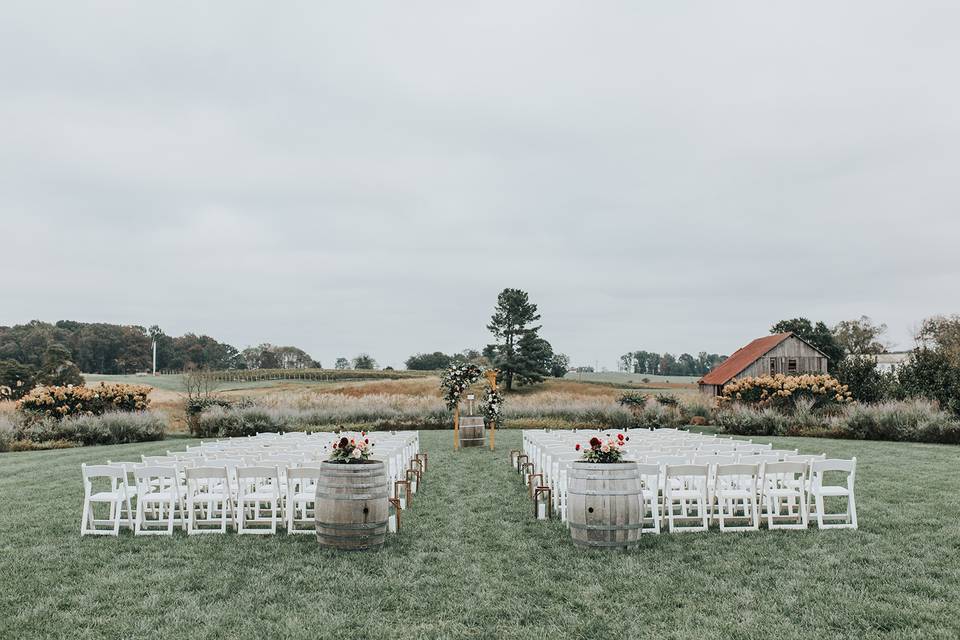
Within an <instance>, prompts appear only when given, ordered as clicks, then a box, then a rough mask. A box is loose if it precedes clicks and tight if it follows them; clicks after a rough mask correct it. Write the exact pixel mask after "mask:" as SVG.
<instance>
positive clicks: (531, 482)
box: [527, 473, 543, 500]
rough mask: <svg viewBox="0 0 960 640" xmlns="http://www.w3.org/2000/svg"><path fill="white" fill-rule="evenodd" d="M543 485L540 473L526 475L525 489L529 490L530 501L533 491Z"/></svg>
mask: <svg viewBox="0 0 960 640" xmlns="http://www.w3.org/2000/svg"><path fill="white" fill-rule="evenodd" d="M542 484H543V474H542V473H528V474H527V487H528V488H529V490H530V499H531V500H533V492H534V490H535V489H536V488H537V487H539V486H540V485H542Z"/></svg>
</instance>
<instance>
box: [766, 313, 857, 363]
mask: <svg viewBox="0 0 960 640" xmlns="http://www.w3.org/2000/svg"><path fill="white" fill-rule="evenodd" d="M788 331H789V332H792V333H793V334H794V335H796V336H798V337H800V338H803V339H804V340H806V341H807V342H809V343H810V344H811V345H813V346H814V347H816V348H817V349H820V351H822V352H823V353H824V355H826V356H827V357H828V358H830V362H831V363H837V362H840V361H841V360H843V357H844V356H845V355H846V354H845V353H844V351H843V347H841V346H840V344H839V343H838V342H837V339H836V337H835V336H834V335H833V332H832V331H830V328H829V327H828V326H827V325H826V324H824V323H823V322H817V323H816V324H813V323H811V322H810V321H809V320H807V319H806V318H792V319H790V320H781V321H780V322H778V323H777V324H775V325H773V326H772V327H770V333H786V332H788Z"/></svg>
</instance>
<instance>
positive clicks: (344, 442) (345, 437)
mask: <svg viewBox="0 0 960 640" xmlns="http://www.w3.org/2000/svg"><path fill="white" fill-rule="evenodd" d="M348 444H350V441H349V440H347V436H343V437H342V438H340V448H343V447H345V446H347V445H348Z"/></svg>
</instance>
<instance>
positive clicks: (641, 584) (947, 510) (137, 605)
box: [0, 430, 960, 640]
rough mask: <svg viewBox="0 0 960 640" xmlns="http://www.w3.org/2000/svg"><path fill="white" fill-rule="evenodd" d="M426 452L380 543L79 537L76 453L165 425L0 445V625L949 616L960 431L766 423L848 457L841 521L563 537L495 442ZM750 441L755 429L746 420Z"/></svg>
mask: <svg viewBox="0 0 960 640" xmlns="http://www.w3.org/2000/svg"><path fill="white" fill-rule="evenodd" d="M451 438H452V434H451V433H450V432H449V431H447V432H424V433H422V435H421V442H422V448H423V449H424V450H425V451H427V452H428V453H429V456H430V466H429V471H428V473H427V476H426V481H425V483H424V486H423V491H421V492H420V493H418V494H417V496H416V497H415V498H414V504H413V509H412V510H410V511H408V512H406V513H405V514H404V516H405V517H404V522H403V531H402V533H401V535H399V536H391V537H390V538H389V539H388V543H387V546H386V548H385V549H384V550H383V551H382V552H380V553H345V554H337V553H335V552H330V551H324V550H321V549H319V548H318V547H317V545H316V542H315V541H314V539H313V537H312V536H287V535H284V534H280V535H277V536H267V537H255V536H243V537H240V536H237V535H235V534H228V535H226V536H206V537H193V538H187V537H186V536H184V535H182V534H178V535H176V536H174V537H173V538H133V537H132V536H131V535H129V534H125V535H122V536H121V537H120V538H119V539H113V538H90V537H88V538H82V539H81V538H80V536H79V534H78V530H79V517H80V508H81V504H82V495H83V493H82V487H81V483H80V473H79V465H80V462H90V463H96V462H103V461H105V460H106V459H108V458H110V459H113V460H125V459H126V460H130V459H135V458H137V457H139V455H140V454H141V453H146V454H151V453H160V452H163V451H165V450H166V449H167V448H178V449H179V448H182V446H183V444H184V443H185V442H186V441H183V440H180V441H175V442H174V441H168V442H160V443H149V444H139V445H123V446H115V447H92V448H87V449H73V450H66V451H49V452H31V453H12V454H0V638H2V639H3V640H6V639H7V638H11V639H12V638H16V639H18V640H19V639H23V640H28V639H32V638H71V639H100V638H120V637H138V638H169V637H176V638H178V639H181V640H192V639H194V638H231V639H247V638H250V639H254V638H257V639H259V638H338V639H343V640H346V639H349V638H371V639H372V638H459V637H467V638H525V639H527V638H597V639H608V638H646V637H649V638H657V639H658V640H660V639H665V638H677V639H686V638H697V639H702V638H718V639H719V638H757V639H758V640H759V639H760V638H764V639H769V638H791V639H792V638H797V639H800V638H824V639H826V638H831V639H832V638H918V639H919V638H923V639H926V638H943V639H947V638H949V639H954V638H957V637H958V636H960V617H958V616H957V615H956V603H957V602H958V601H960V519H958V514H960V474H958V473H957V472H956V469H957V468H958V465H960V447H955V446H943V445H916V444H899V443H884V442H854V441H831V440H814V439H789V438H779V439H775V441H776V442H777V444H778V446H785V447H791V448H793V447H798V448H800V450H801V451H802V452H806V453H818V452H820V451H824V452H826V453H828V454H829V455H831V456H835V457H850V456H853V455H856V456H857V457H858V459H859V465H858V470H857V475H858V484H857V497H858V503H859V507H860V523H861V529H860V530H859V531H828V532H820V531H817V530H816V529H811V530H809V531H805V532H797V531H774V532H770V531H766V530H761V531H759V532H755V533H742V534H731V533H728V534H720V533H719V532H718V531H716V530H713V531H710V532H709V533H706V534H674V535H666V534H665V535H661V536H645V538H644V539H643V541H642V543H641V545H640V548H639V549H637V550H635V551H633V552H630V553H625V554H623V553H621V554H612V553H605V552H602V551H589V552H587V551H582V550H578V549H575V548H574V547H573V546H572V544H571V543H570V539H569V534H568V533H567V530H566V528H565V527H564V526H563V525H562V524H560V523H559V522H557V521H554V522H550V523H546V522H538V521H536V520H534V519H533V517H532V513H531V505H530V502H529V499H528V498H527V495H526V493H525V491H524V488H523V486H522V484H521V482H520V479H519V476H518V475H517V474H516V473H513V472H512V471H511V470H510V466H509V464H508V462H507V458H508V452H509V450H510V449H511V448H518V447H519V443H520V433H519V432H517V431H509V430H504V431H500V432H498V434H497V444H498V451H496V452H495V453H492V452H490V451H488V450H485V449H484V450H479V449H474V450H464V451H461V452H459V453H454V452H453V451H452V450H451V446H450V445H451ZM755 440H762V439H760V438H755Z"/></svg>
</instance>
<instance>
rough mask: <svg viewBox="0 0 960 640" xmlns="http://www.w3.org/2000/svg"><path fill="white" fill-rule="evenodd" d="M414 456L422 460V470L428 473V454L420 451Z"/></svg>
mask: <svg viewBox="0 0 960 640" xmlns="http://www.w3.org/2000/svg"><path fill="white" fill-rule="evenodd" d="M414 458H416V459H417V460H419V461H420V465H421V466H420V470H421V471H423V472H424V473H426V472H427V454H426V453H418V454H417V455H415V456H414Z"/></svg>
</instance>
